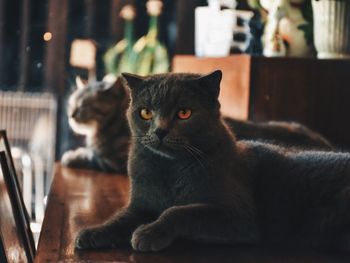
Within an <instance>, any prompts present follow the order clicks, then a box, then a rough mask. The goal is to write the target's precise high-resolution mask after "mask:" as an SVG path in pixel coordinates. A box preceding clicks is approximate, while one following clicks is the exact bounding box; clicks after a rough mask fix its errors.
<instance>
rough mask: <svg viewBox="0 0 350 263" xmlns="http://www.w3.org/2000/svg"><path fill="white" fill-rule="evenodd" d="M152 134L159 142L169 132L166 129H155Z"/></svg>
mask: <svg viewBox="0 0 350 263" xmlns="http://www.w3.org/2000/svg"><path fill="white" fill-rule="evenodd" d="M154 133H155V134H156V135H157V137H158V138H159V140H163V138H164V137H165V136H166V135H167V134H168V133H169V131H168V130H166V129H156V131H155V132H154Z"/></svg>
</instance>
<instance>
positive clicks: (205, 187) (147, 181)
mask: <svg viewBox="0 0 350 263" xmlns="http://www.w3.org/2000/svg"><path fill="white" fill-rule="evenodd" d="M133 155H134V156H133V158H132V159H131V160H130V161H131V163H132V168H131V169H132V171H130V172H131V174H132V178H131V182H132V199H133V203H135V204H136V205H138V206H142V207H143V208H145V209H147V210H153V211H155V212H161V211H163V210H165V209H167V208H169V207H171V206H174V205H185V204H189V203H198V202H206V201H208V200H210V196H211V194H212V193H211V192H212V191H211V187H210V184H211V183H210V181H211V180H210V173H209V171H208V169H206V167H203V166H201V164H200V163H198V162H196V161H195V160H193V159H190V158H189V159H186V158H179V159H175V160H174V159H166V158H164V157H162V156H159V155H156V154H154V153H151V152H149V151H145V150H143V151H142V152H138V150H136V151H135V152H134V154H133Z"/></svg>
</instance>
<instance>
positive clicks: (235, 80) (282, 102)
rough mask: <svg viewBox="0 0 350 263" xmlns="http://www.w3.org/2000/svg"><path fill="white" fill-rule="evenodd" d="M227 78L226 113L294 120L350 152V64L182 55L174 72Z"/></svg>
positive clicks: (224, 90) (223, 94)
mask: <svg viewBox="0 0 350 263" xmlns="http://www.w3.org/2000/svg"><path fill="white" fill-rule="evenodd" d="M216 69H221V70H222V71H223V74H224V77H223V81H222V86H221V94H220V98H219V99H220V102H221V105H222V113H223V114H224V115H226V116H230V117H234V118H238V119H251V120H257V121H264V120H293V121H299V122H302V123H304V124H306V125H308V126H309V127H311V128H313V129H316V130H318V131H319V132H321V133H322V134H323V135H325V136H326V137H327V138H329V139H330V140H331V141H332V142H333V143H335V144H337V145H338V146H340V147H342V148H347V149H350V121H349V115H350V102H349V100H350V60H318V59H313V58H266V57H254V56H249V55H232V56H228V57H224V58H197V57H194V56H176V57H174V60H173V71H174V72H192V73H208V72H210V71H213V70H216Z"/></svg>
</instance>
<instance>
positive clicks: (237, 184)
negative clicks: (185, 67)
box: [76, 71, 350, 251]
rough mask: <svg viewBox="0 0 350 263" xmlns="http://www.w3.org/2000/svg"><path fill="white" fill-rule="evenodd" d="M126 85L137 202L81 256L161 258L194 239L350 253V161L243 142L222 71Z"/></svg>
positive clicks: (85, 244)
mask: <svg viewBox="0 0 350 263" xmlns="http://www.w3.org/2000/svg"><path fill="white" fill-rule="evenodd" d="M123 76H124V77H125V79H126V80H125V81H126V82H127V85H128V86H129V88H130V90H131V103H130V107H129V109H128V111H127V116H128V121H129V126H130V130H131V134H132V137H131V138H132V140H131V148H130V154H129V159H128V172H129V176H130V179H131V180H130V182H131V196H130V201H129V204H128V205H127V207H125V208H124V209H123V210H121V211H118V213H117V214H116V215H115V216H114V217H113V218H112V219H110V220H109V221H107V222H105V223H104V224H102V225H100V226H95V227H92V228H87V229H84V230H82V231H81V232H80V233H79V235H78V237H77V239H76V247H77V248H79V249H91V248H107V247H116V246H120V245H123V244H130V243H131V245H132V247H133V248H134V249H135V250H137V251H158V250H162V249H164V248H166V247H168V246H169V245H170V244H171V243H172V242H173V241H174V240H176V239H178V238H185V239H191V240H197V241H204V242H211V243H232V244H237V243H240V244H270V245H273V246H278V245H293V246H294V245H295V246H305V247H322V248H324V247H326V248H334V249H342V250H347V251H350V227H349V225H350V224H349V223H350V210H349V207H350V191H349V189H350V154H349V153H336V152H322V151H297V150H292V151H290V150H288V149H287V148H283V147H280V146H277V145H272V144H265V143H260V142H256V141H244V140H242V141H237V140H236V139H235V136H234V134H233V133H232V132H231V131H230V130H229V129H228V128H227V126H226V124H225V123H224V122H223V121H222V118H221V115H220V104H219V101H218V95H219V89H220V81H221V77H222V74H221V71H215V72H213V73H212V74H209V75H206V76H200V75H194V74H161V75H155V76H150V77H145V78H144V77H139V76H135V75H129V74H124V75H123Z"/></svg>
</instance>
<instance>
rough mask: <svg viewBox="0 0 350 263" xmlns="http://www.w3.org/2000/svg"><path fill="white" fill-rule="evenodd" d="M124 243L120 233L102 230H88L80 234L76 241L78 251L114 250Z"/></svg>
mask: <svg viewBox="0 0 350 263" xmlns="http://www.w3.org/2000/svg"><path fill="white" fill-rule="evenodd" d="M122 243H123V240H122V239H121V237H120V236H118V233H114V231H111V230H108V229H105V228H103V227H101V228H98V227H96V228H87V229H83V230H82V231H80V232H79V234H78V236H77V237H76V239H75V247H76V248H77V249H90V248H94V249H96V248H113V247H116V246H117V245H120V244H122Z"/></svg>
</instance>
